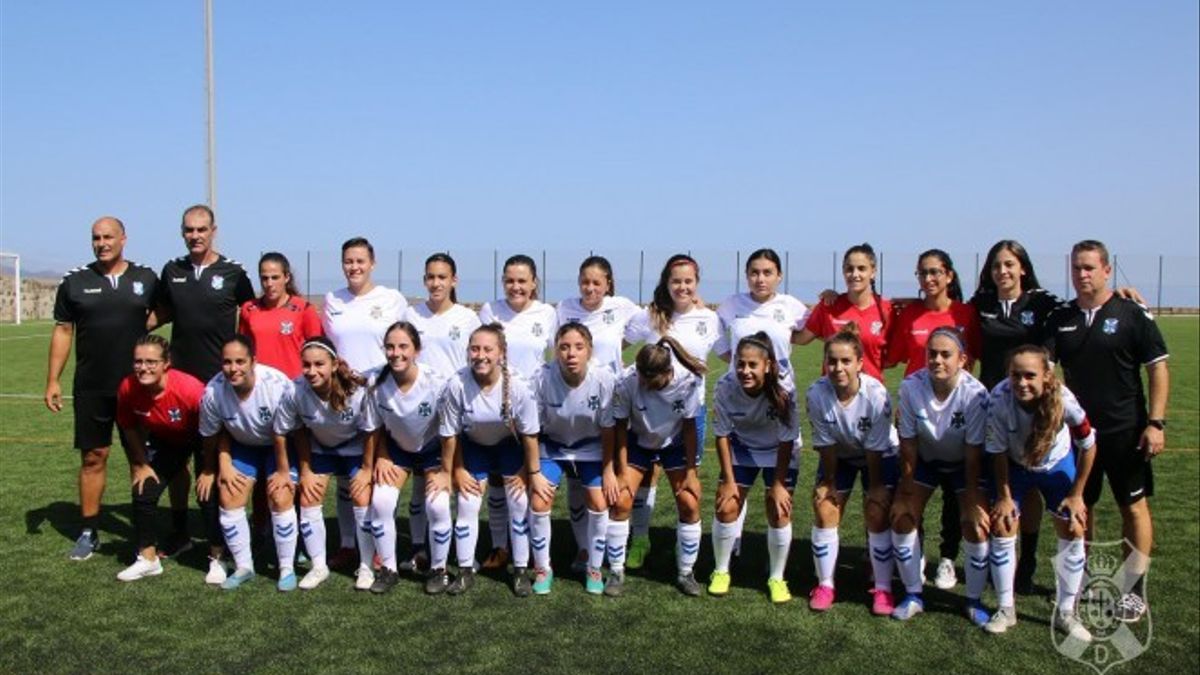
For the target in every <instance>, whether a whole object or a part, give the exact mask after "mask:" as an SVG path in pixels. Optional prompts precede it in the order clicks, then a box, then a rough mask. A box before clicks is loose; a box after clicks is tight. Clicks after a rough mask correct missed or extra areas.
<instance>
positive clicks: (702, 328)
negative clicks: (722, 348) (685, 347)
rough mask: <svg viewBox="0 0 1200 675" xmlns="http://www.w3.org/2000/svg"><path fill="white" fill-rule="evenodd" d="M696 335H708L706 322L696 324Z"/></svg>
mask: <svg viewBox="0 0 1200 675" xmlns="http://www.w3.org/2000/svg"><path fill="white" fill-rule="evenodd" d="M696 335H700V336H705V335H708V324H706V323H698V324H696Z"/></svg>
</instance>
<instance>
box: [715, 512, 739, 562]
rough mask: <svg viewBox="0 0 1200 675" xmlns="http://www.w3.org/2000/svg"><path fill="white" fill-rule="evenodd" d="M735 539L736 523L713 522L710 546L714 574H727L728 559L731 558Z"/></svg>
mask: <svg viewBox="0 0 1200 675" xmlns="http://www.w3.org/2000/svg"><path fill="white" fill-rule="evenodd" d="M736 538H737V521H736V520H735V521H733V522H732V523H722V522H721V521H719V520H714V521H713V529H712V546H713V560H714V567H713V571H714V572H728V571H729V558H730V557H732V556H733V540H734V539H736Z"/></svg>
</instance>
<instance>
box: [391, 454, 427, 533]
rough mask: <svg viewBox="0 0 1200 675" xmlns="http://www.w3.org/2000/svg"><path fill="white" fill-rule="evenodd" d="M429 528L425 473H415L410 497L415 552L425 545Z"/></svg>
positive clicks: (410, 515)
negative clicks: (426, 514) (426, 512)
mask: <svg viewBox="0 0 1200 675" xmlns="http://www.w3.org/2000/svg"><path fill="white" fill-rule="evenodd" d="M393 528H394V525H393ZM428 529H429V521H428V520H427V519H426V518H425V475H424V474H419V473H414V474H413V477H412V496H411V497H409V499H408V536H409V537H410V538H411V539H412V547H413V553H416V552H417V551H419V550H420V549H421V547H422V546H424V545H425V532H426V531H427V530H428Z"/></svg>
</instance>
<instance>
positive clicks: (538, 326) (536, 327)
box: [529, 321, 546, 337]
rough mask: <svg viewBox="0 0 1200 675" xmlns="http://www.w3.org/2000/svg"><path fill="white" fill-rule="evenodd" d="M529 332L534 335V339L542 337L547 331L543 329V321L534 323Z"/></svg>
mask: <svg viewBox="0 0 1200 675" xmlns="http://www.w3.org/2000/svg"><path fill="white" fill-rule="evenodd" d="M529 332H530V333H532V334H533V336H534V337H542V333H545V332H546V329H545V328H542V322H541V321H534V322H533V325H532V326H530V327H529Z"/></svg>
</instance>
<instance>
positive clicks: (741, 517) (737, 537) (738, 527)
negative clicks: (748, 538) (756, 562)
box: [733, 499, 750, 555]
mask: <svg viewBox="0 0 1200 675" xmlns="http://www.w3.org/2000/svg"><path fill="white" fill-rule="evenodd" d="M748 503H750V500H749V499H747V500H745V501H743V502H742V510H741V511H739V512H738V517H737V520H735V521H734V522H733V524H734V530H733V537H734V539H733V553H734V555H741V554H742V529H743V528H744V527H745V526H746V505H747V504H748Z"/></svg>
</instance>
